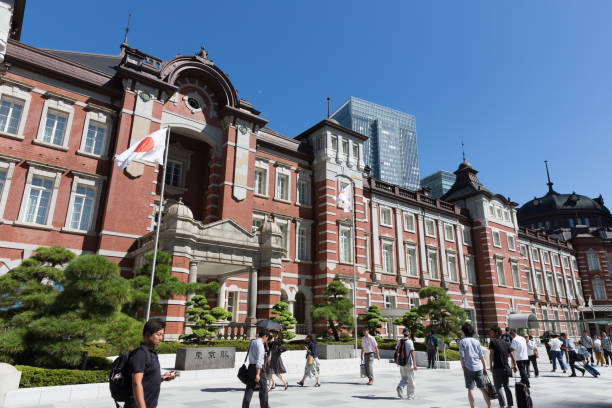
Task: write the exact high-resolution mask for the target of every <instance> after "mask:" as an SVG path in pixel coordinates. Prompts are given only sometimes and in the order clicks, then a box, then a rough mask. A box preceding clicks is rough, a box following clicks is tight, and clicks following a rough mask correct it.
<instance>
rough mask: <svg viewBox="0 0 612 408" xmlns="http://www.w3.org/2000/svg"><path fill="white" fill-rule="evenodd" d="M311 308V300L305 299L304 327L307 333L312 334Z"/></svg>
mask: <svg viewBox="0 0 612 408" xmlns="http://www.w3.org/2000/svg"><path fill="white" fill-rule="evenodd" d="M311 308H312V300H311V299H305V300H304V327H305V328H306V331H307V332H308V333H311V332H312V316H311V314H310V309H311Z"/></svg>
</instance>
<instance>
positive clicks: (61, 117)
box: [42, 109, 68, 146]
mask: <svg viewBox="0 0 612 408" xmlns="http://www.w3.org/2000/svg"><path fill="white" fill-rule="evenodd" d="M67 122H68V115H67V114H65V113H62V112H60V111H55V110H52V109H49V110H48V111H47V121H46V123H45V131H44V133H43V136H42V141H43V142H46V143H51V144H54V145H57V146H63V145H64V136H65V134H66V123H67Z"/></svg>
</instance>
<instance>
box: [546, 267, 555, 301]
mask: <svg viewBox="0 0 612 408" xmlns="http://www.w3.org/2000/svg"><path fill="white" fill-rule="evenodd" d="M546 288H547V289H548V294H549V295H550V296H555V283H554V281H553V276H552V273H550V272H548V273H547V274H546Z"/></svg>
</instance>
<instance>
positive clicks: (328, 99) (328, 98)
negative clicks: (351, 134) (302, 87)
mask: <svg viewBox="0 0 612 408" xmlns="http://www.w3.org/2000/svg"><path fill="white" fill-rule="evenodd" d="M330 100H331V98H330V97H329V96H328V97H327V119H329V101H330Z"/></svg>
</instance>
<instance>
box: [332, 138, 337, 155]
mask: <svg viewBox="0 0 612 408" xmlns="http://www.w3.org/2000/svg"><path fill="white" fill-rule="evenodd" d="M331 148H332V151H334V152H337V151H338V136H332V137H331Z"/></svg>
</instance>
